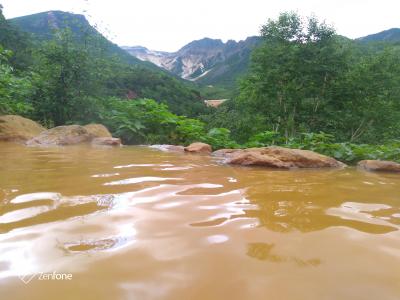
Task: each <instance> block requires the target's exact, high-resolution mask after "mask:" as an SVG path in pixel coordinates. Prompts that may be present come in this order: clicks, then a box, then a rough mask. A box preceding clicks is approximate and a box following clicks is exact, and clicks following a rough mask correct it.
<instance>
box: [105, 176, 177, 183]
mask: <svg viewBox="0 0 400 300" xmlns="http://www.w3.org/2000/svg"><path fill="white" fill-rule="evenodd" d="M167 180H175V181H176V180H182V178H163V177H151V176H148V177H134V178H127V179H122V180H117V181H111V182H106V183H104V184H103V185H126V184H135V183H142V182H157V181H167Z"/></svg>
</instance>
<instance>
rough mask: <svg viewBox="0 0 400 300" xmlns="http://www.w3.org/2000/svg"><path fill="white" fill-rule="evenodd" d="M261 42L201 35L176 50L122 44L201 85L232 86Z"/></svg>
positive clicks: (136, 54) (245, 69) (126, 48)
mask: <svg viewBox="0 0 400 300" xmlns="http://www.w3.org/2000/svg"><path fill="white" fill-rule="evenodd" d="M260 41H261V38H259V37H249V38H247V39H246V40H244V41H239V42H236V41H233V40H229V41H228V42H226V43H224V42H222V41H221V40H219V39H210V38H204V39H201V40H196V41H193V42H190V43H189V44H187V45H185V46H184V47H182V48H181V49H179V50H178V51H176V52H162V51H153V50H149V49H147V48H145V47H142V46H135V47H122V48H123V49H125V50H126V51H127V52H129V53H130V54H131V55H133V56H135V57H136V58H138V59H140V60H142V61H149V62H152V63H153V64H155V65H157V66H159V67H161V68H164V69H165V70H168V71H170V72H171V73H173V74H175V75H178V76H180V77H181V78H184V79H187V80H190V81H194V82H197V83H200V84H203V85H213V84H216V85H220V86H225V87H231V86H233V85H234V84H235V81H236V79H237V78H238V77H240V76H241V75H244V74H245V73H246V71H247V68H248V64H249V60H250V53H251V51H252V49H253V48H254V47H256V46H257V45H258V44H259V43H260Z"/></svg>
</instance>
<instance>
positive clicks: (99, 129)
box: [83, 124, 112, 138]
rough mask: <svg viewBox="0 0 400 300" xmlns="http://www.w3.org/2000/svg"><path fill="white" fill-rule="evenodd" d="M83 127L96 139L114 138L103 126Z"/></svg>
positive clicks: (90, 125)
mask: <svg viewBox="0 0 400 300" xmlns="http://www.w3.org/2000/svg"><path fill="white" fill-rule="evenodd" d="M83 127H84V128H85V129H86V130H87V131H88V132H89V133H90V134H91V135H92V136H93V137H95V138H112V135H111V133H110V132H109V131H108V129H107V128H106V127H105V126H104V125H102V124H88V125H85V126H83Z"/></svg>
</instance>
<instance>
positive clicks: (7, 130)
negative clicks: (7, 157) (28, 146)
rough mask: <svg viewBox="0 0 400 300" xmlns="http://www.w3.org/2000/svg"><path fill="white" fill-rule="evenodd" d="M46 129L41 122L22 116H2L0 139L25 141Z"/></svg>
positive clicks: (0, 120)
mask: <svg viewBox="0 0 400 300" xmlns="http://www.w3.org/2000/svg"><path fill="white" fill-rule="evenodd" d="M45 130H46V128H44V127H43V126H41V125H40V124H38V123H36V122H34V121H32V120H29V119H26V118H23V117H20V116H15V115H5V116H0V141H11V142H25V141H27V140H29V139H31V138H33V137H35V136H37V135H38V134H40V133H41V132H42V131H45Z"/></svg>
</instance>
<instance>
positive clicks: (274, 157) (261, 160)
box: [217, 146, 345, 169]
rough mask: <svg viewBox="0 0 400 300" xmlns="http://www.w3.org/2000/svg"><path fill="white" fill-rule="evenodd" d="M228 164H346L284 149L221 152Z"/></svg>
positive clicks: (292, 166)
mask: <svg viewBox="0 0 400 300" xmlns="http://www.w3.org/2000/svg"><path fill="white" fill-rule="evenodd" d="M217 154H224V155H223V156H224V157H226V161H225V162H226V163H228V164H233V165H243V166H263V167H269V168H279V169H291V168H340V167H344V166H345V164H343V163H341V162H339V161H337V160H336V159H334V158H331V157H328V156H325V155H321V154H318V153H316V152H313V151H308V150H299V149H288V148H283V147H275V146H273V147H272V146H271V147H266V148H250V149H244V150H237V149H236V150H235V151H230V152H229V151H227V150H226V149H225V150H224V152H220V153H217Z"/></svg>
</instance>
